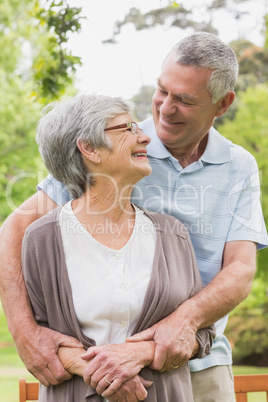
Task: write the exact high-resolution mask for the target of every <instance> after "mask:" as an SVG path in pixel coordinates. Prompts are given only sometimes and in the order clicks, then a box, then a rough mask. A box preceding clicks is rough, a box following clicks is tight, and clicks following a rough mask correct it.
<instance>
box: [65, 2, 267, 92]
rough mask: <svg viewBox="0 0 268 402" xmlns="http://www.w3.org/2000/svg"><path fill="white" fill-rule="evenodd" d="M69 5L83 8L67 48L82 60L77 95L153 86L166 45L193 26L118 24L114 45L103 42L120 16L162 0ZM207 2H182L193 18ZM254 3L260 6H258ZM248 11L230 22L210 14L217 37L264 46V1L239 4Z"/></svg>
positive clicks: (201, 13) (203, 16) (204, 15)
mask: <svg viewBox="0 0 268 402" xmlns="http://www.w3.org/2000/svg"><path fill="white" fill-rule="evenodd" d="M68 3H69V4H70V6H74V7H82V15H84V16H85V17H86V19H85V20H82V30H81V31H80V33H79V34H72V36H71V38H70V40H69V42H68V48H69V50H71V51H72V53H73V55H75V56H80V57H81V58H82V67H79V68H78V70H77V80H76V87H77V88H78V89H79V92H80V93H90V92H96V93H98V94H105V95H110V96H123V97H125V98H131V97H132V96H133V95H135V94H136V93H138V92H139V89H140V87H141V86H142V85H155V82H156V79H157V77H158V75H159V72H160V69H161V65H162V62H163V59H164V58H165V56H166V55H167V53H168V52H169V50H170V48H171V47H172V46H173V45H174V44H175V43H176V42H178V41H179V40H180V39H181V38H183V37H184V36H186V35H187V34H190V33H192V31H191V30H189V31H185V30H183V31H182V30H180V29H178V28H170V27H166V26H160V27H157V28H154V29H148V30H143V31H136V30H135V27H134V26H133V25H132V24H128V25H126V26H124V27H123V28H122V31H121V34H120V35H118V36H117V42H118V43H117V44H115V45H114V44H103V43H102V41H105V40H107V39H109V38H110V37H111V36H112V34H113V28H114V22H115V21H116V20H122V19H123V18H124V16H125V15H126V14H127V12H128V11H129V9H130V8H131V7H137V8H139V9H140V10H141V11H143V12H146V11H149V10H152V9H154V8H159V7H163V6H165V5H166V4H167V1H166V0H113V1H111V0H99V1H97V0H69V1H68ZM206 3H209V4H210V3H211V0H203V1H200V0H185V1H184V4H185V7H186V8H188V9H189V8H190V9H192V10H196V11H195V14H194V16H195V18H196V19H199V20H202V19H203V20H204V19H207V18H209V15H207V13H205V12H204V5H205V4H206ZM257 5H258V6H257ZM240 7H241V8H243V9H246V11H248V14H247V15H245V16H244V18H243V20H242V21H240V22H239V21H235V20H231V18H230V14H228V13H227V12H224V11H221V12H220V13H217V14H216V15H214V21H215V22H214V25H215V26H216V27H217V29H218V30H219V37H220V38H221V39H222V40H223V41H224V42H226V43H228V42H230V41H232V40H234V39H238V38H243V37H245V38H246V39H249V40H250V41H252V42H253V43H255V44H256V45H259V46H263V35H262V33H261V30H262V28H263V16H264V14H265V12H267V13H268V0H249V1H247V2H245V3H244V5H242V6H240Z"/></svg>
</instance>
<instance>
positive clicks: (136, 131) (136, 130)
mask: <svg viewBox="0 0 268 402" xmlns="http://www.w3.org/2000/svg"><path fill="white" fill-rule="evenodd" d="M118 128H126V129H130V130H131V132H132V134H134V135H139V134H140V132H141V131H142V129H141V128H139V126H138V124H137V123H135V121H129V122H128V123H125V124H119V125H118V126H113V127H108V128H105V129H104V131H110V130H116V129H118Z"/></svg>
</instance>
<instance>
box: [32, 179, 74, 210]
mask: <svg viewBox="0 0 268 402" xmlns="http://www.w3.org/2000/svg"><path fill="white" fill-rule="evenodd" d="M37 190H38V191H39V190H43V191H44V192H45V193H46V194H47V195H48V196H49V198H51V199H52V200H53V201H54V202H55V203H56V204H57V205H63V204H65V203H66V202H68V201H70V200H71V199H72V198H73V197H72V196H71V194H70V193H69V191H68V190H67V188H66V187H65V185H64V184H63V183H61V182H60V181H58V180H56V179H55V178H54V177H53V176H52V175H51V174H49V175H48V176H47V177H46V178H45V179H44V180H43V181H41V183H39V184H38V186H37Z"/></svg>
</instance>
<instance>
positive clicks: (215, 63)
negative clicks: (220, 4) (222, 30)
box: [170, 32, 238, 104]
mask: <svg viewBox="0 0 268 402" xmlns="http://www.w3.org/2000/svg"><path fill="white" fill-rule="evenodd" d="M170 54H172V55H173V57H174V61H175V62H176V63H179V64H181V65H187V66H194V67H196V68H209V69H211V70H213V71H212V74H211V76H210V79H209V82H208V86H207V89H208V91H209V93H210V94H211V98H212V102H213V103H214V104H215V103H217V102H218V100H220V99H222V98H223V97H224V96H225V95H226V94H227V92H228V91H233V90H234V87H235V84H236V80H237V75H238V62H237V59H236V55H235V52H234V51H233V49H231V48H230V47H229V46H227V45H226V44H225V43H224V42H222V41H221V40H220V39H219V38H217V37H216V36H215V35H213V34H210V33H207V32H196V33H194V34H193V35H190V36H188V37H186V38H184V39H182V40H181V41H180V42H178V43H177V44H176V45H175V46H174V47H173V48H172V49H171V52H170Z"/></svg>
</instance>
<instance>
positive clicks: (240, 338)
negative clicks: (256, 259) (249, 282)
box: [225, 279, 268, 366]
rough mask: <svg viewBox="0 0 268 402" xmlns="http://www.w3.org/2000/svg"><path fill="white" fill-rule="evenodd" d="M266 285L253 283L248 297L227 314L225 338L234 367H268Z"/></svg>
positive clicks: (267, 285)
mask: <svg viewBox="0 0 268 402" xmlns="http://www.w3.org/2000/svg"><path fill="white" fill-rule="evenodd" d="M267 295H268V284H265V283H264V282H263V281H261V280H260V279H255V281H254V283H253V287H252V291H251V294H250V295H249V296H248V298H247V299H246V300H245V301H244V302H243V303H241V304H240V306H238V307H237V308H236V309H235V310H234V311H233V312H232V313H231V314H230V318H229V322H228V326H227V329H226V331H225V334H226V336H227V338H228V339H229V341H230V343H231V345H232V350H233V359H234V363H235V364H252V365H260V366H261V365H262V366H265V365H266V366H267V365H268V337H267V333H268V300H267Z"/></svg>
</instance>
